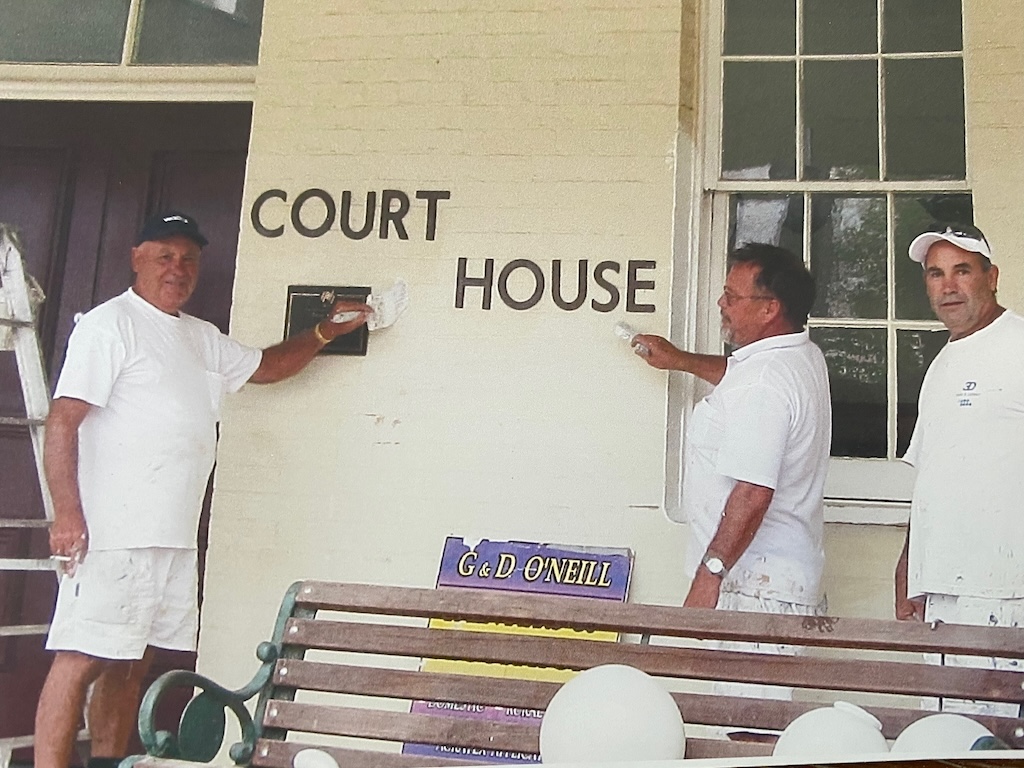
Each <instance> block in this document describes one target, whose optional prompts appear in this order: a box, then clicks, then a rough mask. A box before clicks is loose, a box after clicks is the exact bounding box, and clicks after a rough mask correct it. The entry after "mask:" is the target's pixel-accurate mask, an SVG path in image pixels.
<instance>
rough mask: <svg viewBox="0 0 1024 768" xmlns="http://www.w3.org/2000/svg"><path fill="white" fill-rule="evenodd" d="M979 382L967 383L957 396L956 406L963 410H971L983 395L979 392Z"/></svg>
mask: <svg viewBox="0 0 1024 768" xmlns="http://www.w3.org/2000/svg"><path fill="white" fill-rule="evenodd" d="M977 389H978V382H976V381H965V382H964V385H963V387H961V388H960V391H959V392H958V393H957V395H956V404H957V405H958V406H959V407H961V408H971V407H973V406H974V405H975V403H976V402H977V398H978V395H980V394H981V393H980V392H978V391H977Z"/></svg>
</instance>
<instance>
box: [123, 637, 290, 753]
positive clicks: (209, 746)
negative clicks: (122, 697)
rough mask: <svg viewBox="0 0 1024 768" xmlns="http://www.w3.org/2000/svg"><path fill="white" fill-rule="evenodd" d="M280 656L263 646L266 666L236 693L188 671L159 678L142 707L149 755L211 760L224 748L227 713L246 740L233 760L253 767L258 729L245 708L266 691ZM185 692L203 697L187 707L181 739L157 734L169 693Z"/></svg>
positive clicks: (274, 647)
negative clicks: (160, 708)
mask: <svg viewBox="0 0 1024 768" xmlns="http://www.w3.org/2000/svg"><path fill="white" fill-rule="evenodd" d="M279 656H280V650H279V647H278V646H277V645H276V644H274V643H260V644H259V646H258V647H257V649H256V657H257V658H258V659H259V660H260V661H261V662H263V663H262V665H261V666H260V668H259V670H258V671H257V672H256V675H255V676H254V677H253V679H252V680H251V681H250V682H249V683H248V684H246V685H245V686H243V687H242V688H239V689H238V690H237V691H232V690H229V689H227V688H224V687H223V686H221V685H218V684H217V683H215V682H214V681H212V680H210V679H209V678H207V677H204V676H203V675H200V674H198V673H196V672H190V671H187V670H172V671H170V672H165V673H164V674H162V675H160V677H158V678H157V679H156V681H154V683H153V684H152V685H151V686H150V687H149V689H148V690H147V691H146V695H145V696H143V697H142V703H141V705H140V706H139V738H140V739H141V741H142V745H143V747H145V749H146V754H147V755H150V756H152V757H168V758H177V759H185V760H191V761H195V762H208V761H210V760H212V759H213V758H214V757H215V756H216V754H217V752H218V751H219V750H220V747H221V745H222V744H223V743H224V731H225V723H226V718H225V715H224V711H225V710H226V709H230V710H231V711H232V712H233V713H234V715H235V717H236V718H237V720H238V724H239V726H240V727H241V731H242V740H241V741H240V742H238V743H236V744H232V745H231V747H230V749H229V750H228V754H229V756H230V757H231V759H232V760H233V761H234V762H235V763H236V764H238V765H243V764H245V763H247V762H249V760H250V758H251V757H252V754H253V751H254V750H255V748H256V739H257V738H258V736H259V729H258V727H257V726H256V724H255V723H254V722H253V719H252V716H251V715H250V714H249V710H248V709H246V707H245V702H246V701H248V700H249V699H251V698H252V697H254V696H256V695H257V694H258V693H260V692H261V691H262V690H263V688H264V687H265V686H266V684H267V682H268V681H269V680H270V678H271V676H272V675H273V673H274V664H275V663H276V662H277V659H278V657H279ZM185 686H187V687H190V688H199V689H200V690H201V693H198V694H196V696H194V697H193V698H192V700H191V701H189V703H188V704H187V705H186V706H185V711H184V712H183V713H182V715H181V722H180V724H179V726H178V734H177V735H175V734H172V733H170V732H168V731H158V730H156V723H155V714H156V708H157V705H158V704H159V702H160V699H161V698H162V697H163V695H164V693H165V692H167V691H168V690H170V689H172V688H180V687H185Z"/></svg>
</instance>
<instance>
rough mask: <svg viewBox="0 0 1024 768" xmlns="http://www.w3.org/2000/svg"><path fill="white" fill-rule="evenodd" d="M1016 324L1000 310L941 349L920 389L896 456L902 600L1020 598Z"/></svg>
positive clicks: (1021, 413) (1022, 523) (1022, 489)
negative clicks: (905, 505)
mask: <svg viewBox="0 0 1024 768" xmlns="http://www.w3.org/2000/svg"><path fill="white" fill-rule="evenodd" d="M1022 361H1024V318H1022V317H1021V316H1020V315H1017V314H1016V313H1014V312H1011V311H1009V310H1007V311H1006V312H1004V313H1003V314H1002V315H1000V316H999V317H998V318H997V319H996V320H995V321H994V322H992V323H991V324H989V325H987V326H985V327H984V328H982V329H981V330H980V331H975V332H974V333H972V334H971V335H970V336H965V337H964V338H962V339H957V340H956V341H952V342H950V343H948V344H947V345H946V346H945V347H943V348H942V351H941V352H939V354H938V355H937V356H936V358H935V360H934V361H932V364H931V366H930V367H929V368H928V372H927V373H926V374H925V377H924V383H923V384H922V385H921V396H920V400H919V412H918V418H917V425H916V426H915V428H914V435H913V437H912V438H911V440H910V447H909V448H908V449H907V453H906V456H904V458H903V460H904V461H906V462H907V463H909V464H913V465H914V466H915V467H917V470H918V472H917V479H916V481H915V484H914V496H913V502H912V503H911V508H910V561H909V566H910V568H909V571H908V574H907V587H908V593H909V596H910V597H914V596H915V595H920V594H925V593H929V594H934V593H938V594H946V595H969V596H973V597H995V598H1016V597H1024V369H1022V368H1021V365H1022Z"/></svg>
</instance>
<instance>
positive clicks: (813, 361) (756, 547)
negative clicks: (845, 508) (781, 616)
mask: <svg viewBox="0 0 1024 768" xmlns="http://www.w3.org/2000/svg"><path fill="white" fill-rule="evenodd" d="M813 302H814V279H813V278H812V277H811V275H810V273H809V272H808V271H807V268H806V267H805V266H804V264H803V262H802V261H801V260H800V259H799V258H798V257H797V256H795V255H794V254H792V253H790V252H789V251H786V250H784V249H782V248H777V247H775V246H772V245H765V244H761V243H751V244H748V245H744V246H743V247H741V248H739V249H737V250H735V251H734V252H733V253H732V254H730V256H729V271H728V275H727V277H726V280H725V288H724V290H723V291H722V295H721V297H720V298H719V299H718V307H719V309H720V310H721V318H722V335H723V337H724V339H725V341H726V342H727V343H728V344H730V345H731V346H732V347H733V348H734V349H733V351H732V354H730V355H728V356H727V357H726V356H720V355H700V354H695V353H691V352H685V351H683V350H680V349H678V348H676V347H675V346H673V345H672V344H671V343H670V342H668V341H667V340H666V339H664V338H662V337H660V336H653V335H643V334H642V335H638V336H636V337H635V338H634V339H633V346H634V350H635V351H636V352H637V354H639V355H640V356H641V357H643V359H644V360H646V362H647V363H648V365H651V366H653V367H655V368H660V369H664V370H674V371H684V372H686V373H691V374H694V375H695V376H698V377H699V378H701V379H703V380H705V381H707V382H709V383H711V384H713V385H715V388H714V390H713V391H712V392H711V394H710V395H708V396H707V397H705V398H704V399H703V400H701V401H700V402H699V403H698V404H697V405H696V407H695V408H694V410H693V414H692V415H691V416H690V418H689V420H688V421H689V423H688V426H687V434H686V447H685V469H684V476H683V515H684V519H681V520H679V522H688V523H689V525H690V537H689V542H688V546H687V557H686V569H687V573H688V574H689V575H690V576H691V577H692V581H691V584H690V589H689V593H688V594H687V596H686V601H685V603H684V605H686V606H692V607H698V608H715V607H717V608H720V609H723V610H739V611H757V612H763V613H792V614H799V615H820V614H823V613H824V611H825V597H824V593H823V590H822V583H821V577H822V570H823V567H824V560H825V554H824V549H823V546H822V538H823V531H824V514H823V504H822V497H823V494H824V486H825V475H826V472H827V468H828V457H829V447H830V443H831V433H832V426H831V425H832V409H831V403H830V399H829V387H828V372H827V370H826V367H825V358H824V356H823V355H822V353H821V350H819V349H818V347H817V346H815V345H814V344H813V343H812V342H811V341H810V339H809V337H808V333H807V330H806V329H805V325H806V323H807V315H808V313H809V312H810V309H811V306H812V304H813ZM766 650H767V649H766Z"/></svg>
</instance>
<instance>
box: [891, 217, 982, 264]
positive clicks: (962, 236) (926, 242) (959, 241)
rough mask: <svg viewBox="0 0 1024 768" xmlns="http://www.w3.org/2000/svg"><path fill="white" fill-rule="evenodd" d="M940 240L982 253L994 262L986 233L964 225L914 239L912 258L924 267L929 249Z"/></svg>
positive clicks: (921, 235)
mask: <svg viewBox="0 0 1024 768" xmlns="http://www.w3.org/2000/svg"><path fill="white" fill-rule="evenodd" d="M940 240H945V241H946V242H947V243H952V244H953V245H955V246H956V247H957V248H962V249H963V250H965V251H972V252H974V253H980V254H981V255H982V256H984V257H985V258H986V259H988V260H989V261H991V260H992V248H991V247H990V246H989V244H988V240H986V239H985V235H984V233H983V232H982V231H981V230H980V229H978V228H977V227H972V226H966V225H962V224H956V225H949V226H947V227H945V229H944V230H943V231H941V232H924V233H922V234H920V235H918V236H917V237H915V238H914V241H913V242H912V243H911V244H910V250H909V253H910V258H911V259H913V260H914V261H916V262H917V263H918V264H920V265H921V266H924V260H925V257H926V256H927V255H928V249H929V248H931V247H932V245H934V244H935V243H937V242H939V241H940Z"/></svg>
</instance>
